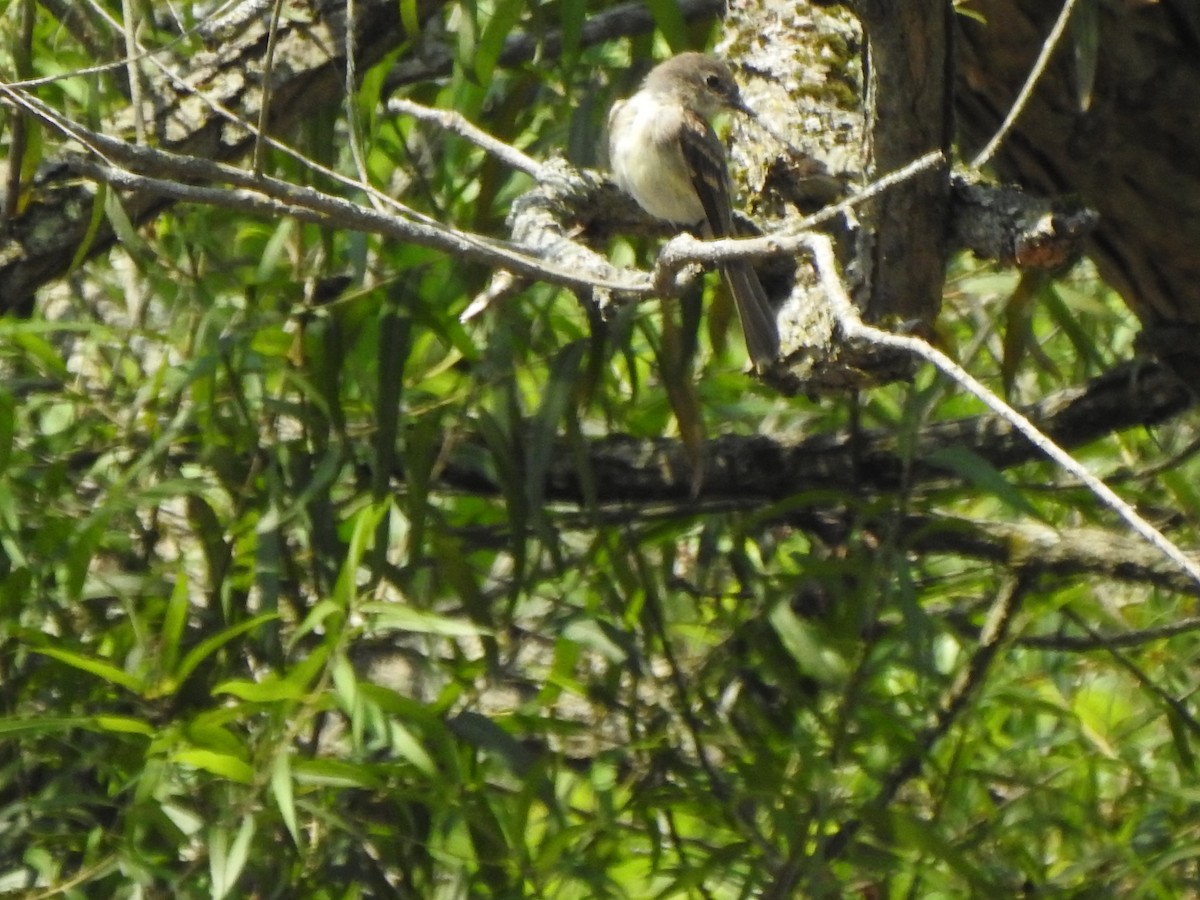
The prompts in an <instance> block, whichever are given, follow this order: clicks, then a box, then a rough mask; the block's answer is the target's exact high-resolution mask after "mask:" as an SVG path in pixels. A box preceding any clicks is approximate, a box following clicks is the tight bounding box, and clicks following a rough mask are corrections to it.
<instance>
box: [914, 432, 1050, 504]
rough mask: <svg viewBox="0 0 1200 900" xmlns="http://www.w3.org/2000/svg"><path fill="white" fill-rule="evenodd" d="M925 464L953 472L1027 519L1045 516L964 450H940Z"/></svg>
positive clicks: (992, 469)
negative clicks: (1028, 517) (1027, 517)
mask: <svg viewBox="0 0 1200 900" xmlns="http://www.w3.org/2000/svg"><path fill="white" fill-rule="evenodd" d="M925 461H926V462H928V463H929V464H930V465H934V466H937V467H939V468H942V469H946V470H947V471H950V472H953V473H954V474H956V475H958V476H959V477H961V478H964V479H966V480H967V481H968V482H970V483H971V484H973V485H974V486H975V487H977V488H979V489H980V490H982V491H984V492H986V493H988V494H991V495H992V496H993V497H995V498H996V499H997V500H1000V501H1001V502H1002V503H1004V504H1005V505H1006V506H1009V507H1011V508H1013V509H1015V510H1017V511H1018V512H1020V513H1023V514H1025V515H1027V516H1033V517H1034V518H1037V519H1040V520H1042V521H1045V517H1044V516H1043V515H1042V514H1041V512H1039V511H1038V509H1037V507H1035V506H1034V505H1033V504H1032V503H1030V502H1029V500H1028V499H1026V497H1025V495H1024V494H1022V493H1021V492H1020V491H1018V490H1017V489H1016V488H1015V487H1013V485H1012V484H1010V483H1009V481H1008V479H1007V478H1005V477H1004V474H1003V473H1002V472H1000V471H999V470H998V469H996V468H995V467H994V466H993V465H992V464H991V463H989V462H988V461H987V460H986V459H984V458H983V457H982V456H980V455H979V454H977V453H972V452H971V451H970V450H968V449H967V448H966V447H943V448H942V449H940V450H935V451H933V452H932V453H930V454H929V455H928V456H927V457H926V458H925Z"/></svg>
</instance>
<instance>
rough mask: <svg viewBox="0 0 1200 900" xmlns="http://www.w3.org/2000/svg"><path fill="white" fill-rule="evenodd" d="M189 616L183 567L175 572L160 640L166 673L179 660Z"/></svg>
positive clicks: (161, 661) (162, 661) (160, 661)
mask: <svg viewBox="0 0 1200 900" xmlns="http://www.w3.org/2000/svg"><path fill="white" fill-rule="evenodd" d="M187 614H188V580H187V571H186V569H185V567H184V566H183V565H180V566H178V567H177V568H176V570H175V587H174V588H172V590H171V597H170V599H169V600H168V601H167V613H166V615H165V616H164V617H163V626H162V638H161V640H160V646H161V653H162V656H161V658H160V660H159V666H160V668H161V670H162V671H164V672H172V671H174V669H175V664H176V662H177V661H178V659H179V649H180V648H179V642H180V640H181V639H182V638H183V629H184V626H185V625H186V624H187Z"/></svg>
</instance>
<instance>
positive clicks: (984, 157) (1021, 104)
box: [971, 0, 1076, 169]
mask: <svg viewBox="0 0 1200 900" xmlns="http://www.w3.org/2000/svg"><path fill="white" fill-rule="evenodd" d="M1075 2H1076V0H1066V2H1064V3H1063V8H1062V11H1061V12H1059V14H1058V20H1057V21H1056V22H1055V23H1054V27H1053V28H1052V29H1050V34H1049V35H1048V36H1047V37H1046V41H1045V43H1043V44H1042V49H1041V52H1040V53H1038V58H1037V60H1036V61H1035V62H1034V64H1033V68H1032V69H1030V71H1029V77H1028V78H1026V79H1025V83H1024V84H1023V85H1021V92H1020V93H1019V94H1017V99H1016V100H1014V101H1013V104H1012V106H1010V107H1009V108H1008V115H1006V116H1005V117H1004V121H1003V122H1001V123H1000V127H999V128H998V129H997V130H996V133H995V134H993V135H992V139H991V140H990V141H988V142H987V146H986V147H984V148H983V149H982V150H980V151H979V155H978V156H976V157H975V158H974V159H973V160H971V168H972V169H981V168H983V167H984V166H985V165H987V163H988V162H989V161H990V160H991V158H992V157H993V156H995V154H996V151H997V150H998V149H999V148H1000V144H1001V142H1003V140H1004V139H1005V138H1006V137H1008V133H1009V131H1011V130H1012V127H1013V126H1014V125H1015V124H1016V123H1017V117H1018V116H1020V115H1021V113H1022V112H1024V110H1025V105H1026V104H1027V103H1028V102H1029V98H1030V96H1031V95H1032V94H1033V89H1034V88H1035V87H1036V86H1037V83H1038V81H1040V80H1041V77H1042V73H1043V72H1045V71H1046V66H1047V65H1049V63H1050V57H1051V56H1052V55H1053V53H1054V49H1055V48H1056V47H1057V46H1058V42H1059V41H1060V40H1061V39H1062V36H1063V32H1065V31H1066V30H1067V22H1069V21H1070V19H1071V13H1072V11H1073V10H1074V9H1075Z"/></svg>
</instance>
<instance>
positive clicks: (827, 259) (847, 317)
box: [806, 234, 1200, 583]
mask: <svg viewBox="0 0 1200 900" xmlns="http://www.w3.org/2000/svg"><path fill="white" fill-rule="evenodd" d="M806 238H807V242H808V247H809V250H810V251H811V252H812V255H813V259H814V261H815V262H816V268H817V273H818V275H819V277H820V279H821V286H822V287H823V288H824V289H825V291H826V293H827V295H828V298H829V301H830V303H832V304H833V305H834V311H835V314H836V315H837V317H838V321H839V324H840V326H841V328H842V330H843V334H844V336H845V337H847V338H851V339H853V338H857V339H860V340H864V341H868V342H870V343H873V344H877V345H879V346H883V347H893V348H895V349H897V350H903V351H905V352H907V353H911V354H913V355H914V356H917V357H920V358H921V359H924V360H925V361H927V362H930V363H933V365H935V366H936V367H937V368H938V369H939V370H941V371H942V372H943V373H944V374H946V375H948V376H949V377H950V378H952V379H953V380H954V381H955V382H957V383H958V384H959V385H961V386H962V387H964V388H966V389H967V390H968V391H969V392H970V393H971V394H973V395H974V396H975V397H976V398H978V399H979V400H981V401H982V402H983V404H984V405H985V406H987V407H988V409H990V410H992V412H994V413H996V415H998V416H1000V417H1001V418H1003V419H1004V420H1005V421H1007V422H1008V423H1009V424H1010V425H1012V426H1013V427H1014V428H1015V429H1016V430H1017V431H1019V432H1020V433H1021V434H1022V435H1024V436H1025V438H1026V439H1027V440H1028V441H1029V442H1030V443H1031V444H1033V445H1034V446H1035V447H1037V448H1038V450H1040V451H1041V452H1042V453H1044V454H1045V455H1046V456H1048V457H1049V458H1050V459H1051V460H1053V461H1054V462H1056V463H1058V465H1060V466H1061V467H1062V468H1063V469H1065V470H1066V471H1068V472H1070V473H1071V474H1072V475H1074V476H1075V477H1076V478H1078V479H1079V481H1080V482H1081V483H1082V484H1083V485H1084V487H1086V488H1087V489H1088V490H1090V491H1091V492H1092V493H1093V494H1095V495H1096V496H1097V497H1098V498H1100V500H1101V501H1102V502H1103V503H1104V504H1105V505H1106V506H1108V507H1109V508H1110V509H1112V510H1113V511H1114V512H1116V513H1117V515H1119V516H1120V517H1121V518H1122V519H1124V520H1125V522H1126V523H1127V524H1128V525H1129V526H1130V527H1131V528H1132V529H1133V530H1134V531H1136V532H1137V533H1138V534H1139V535H1141V537H1142V538H1143V539H1145V540H1146V541H1147V542H1148V543H1149V544H1150V545H1151V546H1153V547H1154V548H1155V549H1157V550H1158V551H1159V552H1160V553H1162V554H1163V555H1164V556H1166V557H1167V559H1169V560H1171V562H1173V563H1175V564H1176V565H1177V566H1179V567H1180V569H1182V570H1183V571H1184V572H1186V573H1187V574H1188V576H1189V577H1191V578H1192V579H1194V580H1195V581H1196V582H1197V583H1200V565H1197V564H1196V562H1195V561H1194V560H1193V559H1191V558H1190V557H1188V556H1187V554H1185V553H1184V552H1183V551H1182V550H1180V549H1179V547H1177V546H1176V545H1175V544H1174V543H1173V542H1172V541H1171V540H1170V539H1168V538H1167V537H1166V536H1165V535H1164V534H1163V533H1162V532H1160V531H1159V530H1158V529H1157V528H1155V527H1154V526H1153V525H1151V524H1150V523H1149V522H1147V521H1146V520H1145V519H1143V518H1142V517H1141V515H1139V514H1138V512H1137V510H1135V509H1134V508H1133V507H1132V506H1130V505H1129V504H1128V503H1126V502H1125V501H1124V500H1122V499H1121V498H1120V497H1118V496H1117V495H1116V494H1115V493H1114V492H1113V490H1112V489H1111V488H1110V487H1109V486H1108V485H1106V484H1105V483H1104V482H1103V481H1101V480H1100V479H1099V478H1097V477H1096V476H1095V475H1093V474H1092V473H1091V472H1089V471H1088V470H1087V469H1086V468H1085V467H1084V466H1083V465H1082V464H1081V463H1079V462H1078V461H1077V460H1076V459H1075V458H1074V457H1072V456H1071V454H1069V453H1067V451H1065V450H1063V449H1062V448H1061V447H1059V446H1058V445H1057V444H1056V443H1054V442H1053V441H1051V440H1050V438H1048V437H1046V435H1044V434H1042V433H1041V432H1040V431H1038V429H1037V427H1036V426H1035V425H1034V424H1033V423H1032V422H1030V421H1029V419H1027V418H1025V416H1023V415H1021V414H1020V413H1019V412H1017V411H1016V410H1015V409H1013V408H1012V407H1011V406H1009V405H1008V404H1007V403H1005V402H1004V401H1003V400H1001V399H1000V398H999V397H997V396H996V395H995V394H993V393H992V392H991V391H990V390H988V389H987V388H986V387H985V386H984V385H983V384H981V383H980V382H979V381H978V380H976V379H975V378H974V376H972V375H971V374H970V373H969V372H967V371H966V369H964V368H963V367H962V366H960V365H958V363H956V362H954V360H952V359H950V357H948V356H947V355H946V354H944V353H942V352H941V351H940V350H938V349H937V348H936V347H933V346H931V345H930V344H928V343H927V342H925V341H923V340H921V339H920V338H917V337H912V336H910V335H900V334H893V333H891V332H889V331H883V330H882V329H879V328H874V327H872V326H870V325H865V324H863V322H862V320H861V319H859V317H858V312H857V311H856V310H855V308H854V305H853V304H852V303H851V302H850V297H849V295H847V293H846V289H845V287H844V286H843V285H842V283H841V279H840V278H839V277H838V274H837V264H836V262H835V258H834V253H833V245H832V243H831V242H830V240H829V238H828V237H826V236H825V235H821V234H810V235H807V236H806Z"/></svg>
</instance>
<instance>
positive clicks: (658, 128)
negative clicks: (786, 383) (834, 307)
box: [608, 52, 779, 370]
mask: <svg viewBox="0 0 1200 900" xmlns="http://www.w3.org/2000/svg"><path fill="white" fill-rule="evenodd" d="M725 110H732V111H736V112H741V113H745V114H747V115H750V116H753V115H754V113H753V111H752V110H751V109H750V108H749V107H747V106H746V104H745V103H744V102H743V101H742V97H741V92H740V91H739V90H738V86H737V82H736V81H735V80H734V77H733V72H732V71H731V70H730V68H729V66H728V65H726V64H725V63H724V62H722V61H721V60H719V59H717V58H715V57H713V56H710V55H709V54H706V53H695V52H689V53H680V54H678V55H676V56H673V57H671V58H670V59H668V60H666V61H664V62H661V63H659V64H658V65H657V66H655V67H654V68H653V69H651V70H650V72H649V74H648V75H646V78H645V80H644V81H643V82H642V84H641V86H640V87H639V89H638V90H637V92H635V93H634V94H633V95H632V96H630V97H628V98H626V99H624V100H618V101H617V102H616V103H615V104H613V107H612V110H611V111H610V112H609V116H608V136H609V140H608V150H609V165H610V168H611V170H612V175H613V178H614V180H615V181H616V183H617V186H618V187H620V188H621V190H622V191H624V192H625V193H627V194H629V195H630V196H631V197H633V199H634V200H635V201H636V202H637V204H638V205H639V206H640V207H641V208H642V209H643V210H645V211H646V212H647V213H649V214H650V215H651V216H654V217H655V218H657V219H662V220H664V221H667V222H670V223H672V224H674V225H678V226H681V227H682V228H687V229H693V230H697V231H698V232H699V233H700V234H701V235H703V236H705V237H713V238H726V237H734V236H736V230H735V228H734V221H733V201H732V199H731V198H732V194H733V189H732V183H731V181H730V177H729V164H728V162H727V161H726V157H725V148H724V147H723V146H722V144H721V141H720V139H718V137H717V135H716V132H715V131H713V127H712V123H711V120H712V118H713V117H714V116H715V115H717V114H718V113H720V112H723V111H725ZM721 273H722V274H723V275H724V277H725V281H726V283H727V284H728V285H729V290H730V293H731V294H732V295H733V300H734V305H735V306H736V308H737V311H738V318H739V320H740V321H741V324H742V332H743V334H744V335H745V338H746V349H747V351H748V352H749V354H750V359H751V361H752V362H753V364H754V366H755V368H756V369H759V370H762V369H763V368H764V367H766V366H769V365H770V364H772V363H774V362H775V361H776V360H777V359H778V357H779V328H778V324H777V322H776V317H775V312H774V310H773V309H772V307H771V304H770V301H769V300H768V299H767V295H766V292H765V291H764V290H763V287H762V283H761V282H760V281H759V279H758V275H757V274H756V273H755V271H754V267H753V266H751V265H750V262H749V261H748V260H744V259H739V260H730V261H729V262H724V263H721Z"/></svg>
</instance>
